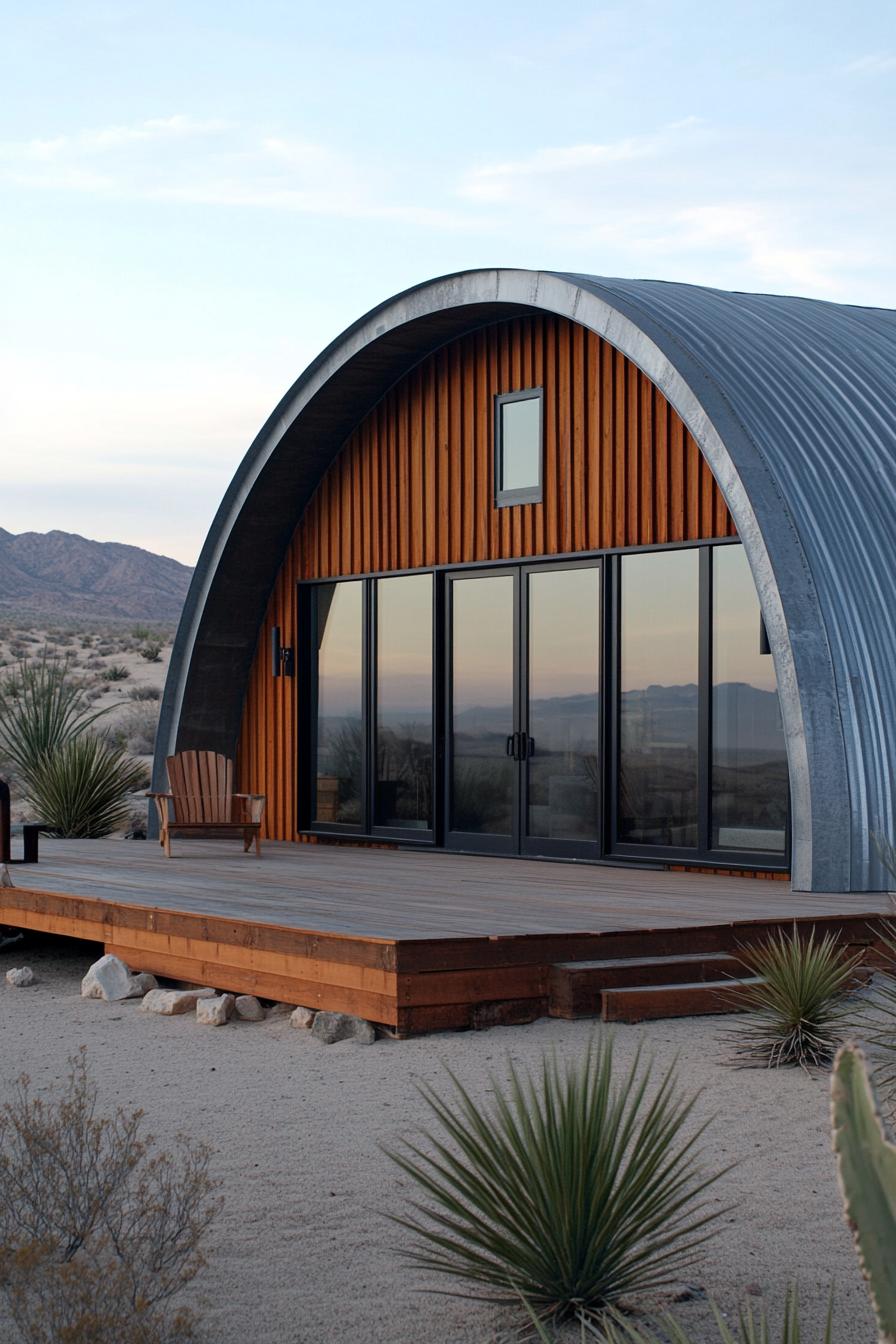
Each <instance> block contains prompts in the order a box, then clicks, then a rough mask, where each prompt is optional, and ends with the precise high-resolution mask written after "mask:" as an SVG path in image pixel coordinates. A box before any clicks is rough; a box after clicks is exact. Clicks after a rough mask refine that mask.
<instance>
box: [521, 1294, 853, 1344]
mask: <svg viewBox="0 0 896 1344" xmlns="http://www.w3.org/2000/svg"><path fill="white" fill-rule="evenodd" d="M711 1306H712V1310H713V1315H714V1316H715V1322H716V1327H717V1330H718V1335H717V1336H716V1338H717V1340H718V1344H773V1341H776V1344H808V1340H807V1339H806V1335H805V1328H804V1327H803V1326H802V1325H801V1324H800V1297H799V1292H798V1290H797V1286H796V1284H795V1283H792V1284H791V1285H790V1287H789V1288H788V1290H787V1295H786V1297H785V1299H784V1313H783V1316H782V1318H781V1322H780V1325H781V1328H780V1330H776V1329H775V1328H774V1326H773V1324H772V1319H771V1317H770V1316H769V1314H768V1309H767V1307H766V1304H765V1303H764V1302H762V1303H760V1304H758V1305H757V1306H754V1305H753V1304H752V1303H749V1304H745V1305H744V1306H742V1307H741V1308H740V1310H739V1311H738V1315H737V1326H736V1328H734V1329H732V1327H731V1326H730V1325H729V1324H728V1322H727V1321H726V1320H725V1318H724V1317H723V1316H722V1314H721V1312H720V1311H719V1309H718V1307H717V1306H716V1305H715V1303H711ZM530 1315H531V1317H532V1323H533V1326H534V1328H535V1332H536V1334H537V1336H538V1338H539V1339H540V1340H541V1341H542V1344H556V1342H555V1340H552V1338H551V1335H550V1334H549V1333H548V1331H547V1330H546V1329H545V1328H544V1325H543V1324H542V1323H541V1322H540V1321H539V1320H538V1318H537V1316H536V1315H535V1313H534V1312H531V1311H530ZM833 1330H834V1299H833V1294H831V1297H830V1299H829V1301H828V1311H827V1317H826V1320H825V1327H824V1333H823V1334H822V1335H821V1337H820V1344H834V1334H833ZM582 1337H583V1340H584V1339H595V1340H599V1341H600V1344H703V1341H706V1344H709V1341H708V1337H707V1336H706V1334H705V1333H704V1331H702V1330H701V1332H700V1336H699V1340H698V1338H697V1336H696V1335H693V1334H691V1332H690V1331H689V1330H686V1329H685V1327H684V1326H683V1325H680V1324H679V1322H678V1321H676V1320H675V1318H674V1316H670V1315H669V1314H664V1315H662V1316H660V1317H658V1318H657V1319H656V1320H655V1321H654V1322H653V1323H652V1324H650V1325H640V1324H638V1323H637V1322H635V1321H633V1320H631V1319H630V1318H628V1317H624V1316H621V1315H619V1313H617V1312H612V1313H610V1314H609V1315H608V1316H607V1317H605V1318H604V1319H603V1320H602V1321H601V1323H600V1327H599V1328H598V1327H596V1326H594V1325H592V1324H590V1323H589V1322H587V1321H586V1322H585V1323H584V1325H583V1329H582Z"/></svg>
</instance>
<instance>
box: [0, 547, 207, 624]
mask: <svg viewBox="0 0 896 1344" xmlns="http://www.w3.org/2000/svg"><path fill="white" fill-rule="evenodd" d="M192 573H193V571H192V569H190V567H189V566H188V565H182V564H180V562H179V561H177V560H171V559H169V558H168V557H167V556H164V555H154V554H153V553H152V552H151V551H143V550H141V549H140V548H139V547H138V546H124V545H122V544H121V543H119V542H116V541H88V540H87V538H86V537H79V536H76V535H75V534H74V533H72V532H22V533H20V534H19V535H18V536H16V535H14V534H13V533H12V532H6V531H4V529H3V528H2V527H0V615H2V614H3V613H4V612H6V613H11V612H23V611H27V612H28V613H29V614H30V615H31V616H33V617H34V616H36V617H45V618H46V619H47V620H53V621H59V620H61V619H67V618H69V617H71V618H72V619H77V618H91V617H98V618H101V619H104V620H143V621H164V622H172V621H176V620H177V618H178V617H179V616H180V612H181V608H182V606H183V603H184V598H185V597H186V595H187V588H188V587H189V584H190V578H191V576H192Z"/></svg>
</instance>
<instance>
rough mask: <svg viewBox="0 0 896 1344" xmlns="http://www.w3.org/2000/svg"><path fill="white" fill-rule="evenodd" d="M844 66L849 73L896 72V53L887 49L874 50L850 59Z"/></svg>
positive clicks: (888, 73) (887, 73)
mask: <svg viewBox="0 0 896 1344" xmlns="http://www.w3.org/2000/svg"><path fill="white" fill-rule="evenodd" d="M843 68H844V70H845V71H846V73H847V74H848V75H890V74H893V73H894V72H896V55H894V54H893V53H892V52H887V51H872V52H869V53H868V55H866V56H859V57H857V58H856V60H854V61H850V62H849V64H848V65H846V66H844V67H843Z"/></svg>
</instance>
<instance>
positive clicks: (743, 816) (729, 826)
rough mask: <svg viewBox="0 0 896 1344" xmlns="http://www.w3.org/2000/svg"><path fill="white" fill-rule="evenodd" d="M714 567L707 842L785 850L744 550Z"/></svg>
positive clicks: (764, 659) (778, 735)
mask: <svg viewBox="0 0 896 1344" xmlns="http://www.w3.org/2000/svg"><path fill="white" fill-rule="evenodd" d="M712 563H713V602H712V606H713V635H712V638H713V646H712V659H713V677H712V845H713V848H721V849H750V850H764V851H766V852H773V853H783V852H784V846H785V836H786V830H787V802H788V775H787V753H786V750H785V747H784V730H783V727H782V725H781V712H780V709H779V707H778V689H777V681H776V679H775V666H774V663H773V662H772V658H771V654H770V653H763V652H762V640H761V632H762V624H761V616H760V612H759V599H758V598H757V596H756V588H755V585H754V583H753V576H752V574H751V573H750V566H749V564H748V563H747V557H746V555H745V554H744V549H743V547H742V546H717V547H715V548H714V550H713V562H712Z"/></svg>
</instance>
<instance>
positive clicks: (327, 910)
mask: <svg viewBox="0 0 896 1344" xmlns="http://www.w3.org/2000/svg"><path fill="white" fill-rule="evenodd" d="M10 872H11V874H12V878H13V882H14V883H15V886H14V887H12V888H8V889H7V888H0V924H9V925H13V926H17V927H24V928H33V929H40V930H43V931H46V932H50V933H56V934H63V935H67V936H70V937H79V938H86V939H90V940H93V941H95V942H97V943H102V944H103V945H104V947H105V948H106V950H107V951H113V952H116V953H117V954H118V955H120V956H122V957H123V958H124V959H125V960H126V961H127V962H128V963H129V964H130V965H131V966H132V967H134V968H135V969H139V970H147V971H155V972H156V973H159V974H162V975H166V976H170V977H172V978H175V979H179V980H189V981H192V982H197V983H199V982H201V983H204V984H205V983H207V984H212V985H214V986H215V987H217V988H219V989H225V990H232V991H236V992H242V993H255V994H259V995H261V996H262V997H266V998H273V999H282V1000H284V1001H286V1002H290V1003H303V1004H307V1005H309V1006H312V1007H318V1008H330V1009H334V1010H337V1011H343V1012H351V1013H356V1014H358V1015H360V1016H363V1017H367V1018H369V1019H371V1020H372V1021H375V1022H380V1023H383V1024H385V1025H387V1026H390V1027H392V1028H395V1029H397V1030H398V1031H399V1032H400V1033H402V1034H411V1033H414V1032H418V1031H426V1030H432V1029H435V1028H438V1027H463V1026H470V1025H474V1026H475V1025H485V1024H487V1023H489V1022H491V1021H502V1020H503V1021H512V1020H519V1021H522V1020H531V1019H532V1018H533V1017H535V1016H538V1015H540V1014H541V1013H543V1012H546V1011H549V1009H550V1001H549V1000H550V983H551V968H552V967H553V966H555V965H557V964H558V963H567V962H581V961H587V960H591V959H597V958H612V957H618V958H625V957H635V956H638V957H640V956H657V955H660V956H662V955H668V954H670V953H676V954H683V953H704V952H705V953H717V952H724V951H730V950H731V949H732V948H735V947H736V946H737V945H738V944H739V943H742V942H744V941H748V940H750V939H753V938H756V937H757V936H761V935H762V934H764V933H765V932H767V931H768V930H769V929H770V928H774V927H776V926H781V925H789V924H790V923H791V922H792V921H794V920H798V921H800V922H803V923H807V924H816V925H818V926H819V927H822V926H823V927H831V928H834V929H836V930H838V931H839V932H840V933H841V934H842V936H843V938H844V940H845V941H847V942H851V943H859V944H870V943H873V940H874V932H875V928H876V922H877V917H879V916H880V915H881V914H884V913H886V912H887V911H888V910H889V903H888V898H887V896H886V894H885V893H876V894H875V893H872V894H868V893H864V894H843V893H834V894H830V893H821V894H808V893H800V892H794V891H793V890H791V887H790V884H789V883H787V882H782V881H771V880H766V879H760V878H756V879H745V878H740V877H726V876H714V875H706V874H690V873H679V872H667V871H662V870H653V869H639V868H612V867H604V866H593V865H583V864H582V865H580V864H565V863H550V862H541V861H533V860H516V859H500V858H480V857H473V856H467V855H453V854H444V853H432V852H420V851H411V850H375V849H362V848H351V847H347V846H330V845H301V846H297V845H290V844H275V843H271V842H268V843H266V844H265V846H264V850H263V858H262V859H261V860H260V861H259V860H257V859H255V858H254V857H253V856H251V855H244V854H242V853H241V852H240V849H239V846H237V845H235V844H234V843H233V841H218V840H202V841H196V840H193V841H190V840H181V841H179V842H177V844H176V846H175V856H174V858H172V859H170V860H168V859H165V857H164V856H163V855H162V853H161V851H160V849H159V848H158V846H157V845H155V844H151V843H149V842H140V841H72V840H68V841H61V840H60V841H52V840H48V841H45V842H44V843H43V844H42V846H41V861H40V863H39V864H38V865H36V866H14V867H13V868H12V869H11V870H10Z"/></svg>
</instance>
